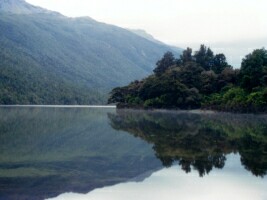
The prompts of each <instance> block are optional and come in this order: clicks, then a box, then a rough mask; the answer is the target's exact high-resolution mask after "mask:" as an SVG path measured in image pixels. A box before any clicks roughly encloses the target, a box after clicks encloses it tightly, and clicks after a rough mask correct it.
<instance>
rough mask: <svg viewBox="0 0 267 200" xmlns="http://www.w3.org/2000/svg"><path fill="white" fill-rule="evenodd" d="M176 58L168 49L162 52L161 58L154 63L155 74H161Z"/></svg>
mask: <svg viewBox="0 0 267 200" xmlns="http://www.w3.org/2000/svg"><path fill="white" fill-rule="evenodd" d="M175 63H176V60H175V58H174V56H173V54H172V52H170V51H168V52H166V53H165V54H164V56H163V58H162V59H161V60H159V61H158V62H157V63H156V68H155V69H154V73H155V74H156V75H157V76H160V75H161V74H163V73H164V72H165V71H166V70H167V69H168V68H169V67H170V66H172V65H174V64H175Z"/></svg>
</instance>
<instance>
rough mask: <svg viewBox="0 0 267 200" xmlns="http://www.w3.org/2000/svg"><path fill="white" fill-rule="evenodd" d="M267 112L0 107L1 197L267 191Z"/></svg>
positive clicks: (143, 199) (220, 195)
mask: <svg viewBox="0 0 267 200" xmlns="http://www.w3.org/2000/svg"><path fill="white" fill-rule="evenodd" d="M266 173H267V115H252V114H229V113H214V112H200V111H191V112H186V111H157V110H155V111H138V110H116V109H115V108H112V107H106V108H101V107H98V108H94V107H19V106H17V107H12V106H11V107H0V199H1V200H2V199H4V200H9V199H11V200H13V199H14V200H15V199H16V200H17V199H23V200H24V199H25V200H26V199H27V200H30V199H62V200H63V199H64V200H70V199H75V200H76V199H77V200H79V199H87V200H91V199H92V200H107V199H108V200H115V199H116V200H122V199H124V200H125V199H128V200H131V199H132V200H136V199H138V200H147V199H155V200H161V199H166V200H168V199H170V200H174V199H182V200H214V199H216V200H225V199H227V200H238V199H240V200H267V190H266V188H267V178H266Z"/></svg>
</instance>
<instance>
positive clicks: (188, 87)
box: [108, 45, 267, 112]
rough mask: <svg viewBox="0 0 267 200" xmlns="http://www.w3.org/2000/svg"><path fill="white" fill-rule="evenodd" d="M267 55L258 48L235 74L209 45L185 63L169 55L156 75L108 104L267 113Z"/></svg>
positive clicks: (118, 92)
mask: <svg viewBox="0 0 267 200" xmlns="http://www.w3.org/2000/svg"><path fill="white" fill-rule="evenodd" d="M266 86H267V51H266V50H265V49H264V48H262V49H256V50H254V51H253V52H252V53H250V54H248V55H246V56H245V58H244V59H243V60H242V63H241V68H240V69H234V68H233V67H232V66H231V65H229V64H228V62H227V59H226V57H225V55H224V54H222V53H220V54H214V52H213V51H212V50H211V49H210V48H209V47H206V46H205V45H201V46H200V48H199V50H198V51H195V52H193V51H192V49H191V48H187V49H186V50H184V51H183V53H182V54H181V55H180V57H179V58H175V57H174V55H173V54H172V53H171V52H166V53H165V54H164V55H163V57H162V58H161V59H160V60H159V61H158V62H157V63H156V67H155V69H154V71H153V74H152V75H150V76H148V77H147V78H144V79H143V80H136V81H133V82H132V83H130V84H129V85H127V86H124V87H117V88H114V89H113V90H112V91H111V93H110V97H109V100H108V103H116V104H117V106H118V107H119V108H121V107H134V108H168V109H173V108H175V109H177V108H178V109H198V108H203V109H216V110H223V111H233V112H265V111H267V87H266Z"/></svg>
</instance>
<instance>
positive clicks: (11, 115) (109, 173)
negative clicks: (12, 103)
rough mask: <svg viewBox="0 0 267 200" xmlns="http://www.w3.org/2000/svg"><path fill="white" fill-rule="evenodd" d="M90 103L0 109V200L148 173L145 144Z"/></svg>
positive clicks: (153, 166)
mask: <svg viewBox="0 0 267 200" xmlns="http://www.w3.org/2000/svg"><path fill="white" fill-rule="evenodd" d="M114 111H115V110H114V109H92V108H0V116H1V117H0V186H1V187H0V199H3V200H7V199H8V200H11V199H14V200H17V199H25V200H31V199H34V200H37V199H40V200H41V199H42V200H43V199H46V198H49V197H55V196H57V195H59V194H61V193H65V192H77V193H87V192H89V191H91V190H93V189H95V188H100V187H104V186H108V185H113V184H117V183H121V182H125V181H128V180H129V179H132V178H135V177H137V176H139V175H142V174H146V173H148V174H147V176H148V175H149V172H150V171H155V170H157V169H158V168H160V167H161V164H160V162H159V161H158V160H157V159H156V158H155V156H154V154H153V151H152V150H151V146H150V145H146V142H144V141H142V140H139V139H136V138H134V137H133V136H131V135H129V134H123V133H120V132H118V131H116V130H113V129H112V128H111V127H110V125H109V120H108V118H107V112H110V113H114Z"/></svg>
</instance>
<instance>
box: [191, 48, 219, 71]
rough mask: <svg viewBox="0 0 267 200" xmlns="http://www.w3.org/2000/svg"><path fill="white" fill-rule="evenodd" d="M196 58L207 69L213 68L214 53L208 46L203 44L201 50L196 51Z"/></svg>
mask: <svg viewBox="0 0 267 200" xmlns="http://www.w3.org/2000/svg"><path fill="white" fill-rule="evenodd" d="M194 58H195V61H196V63H198V64H199V65H200V66H201V67H203V68H204V69H205V70H206V71H209V70H211V68H212V66H213V59H214V55H213V52H212V51H211V49H210V48H207V47H206V46H205V45H203V44H202V45H201V46H200V48H199V50H198V51H196V52H195V54H194Z"/></svg>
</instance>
